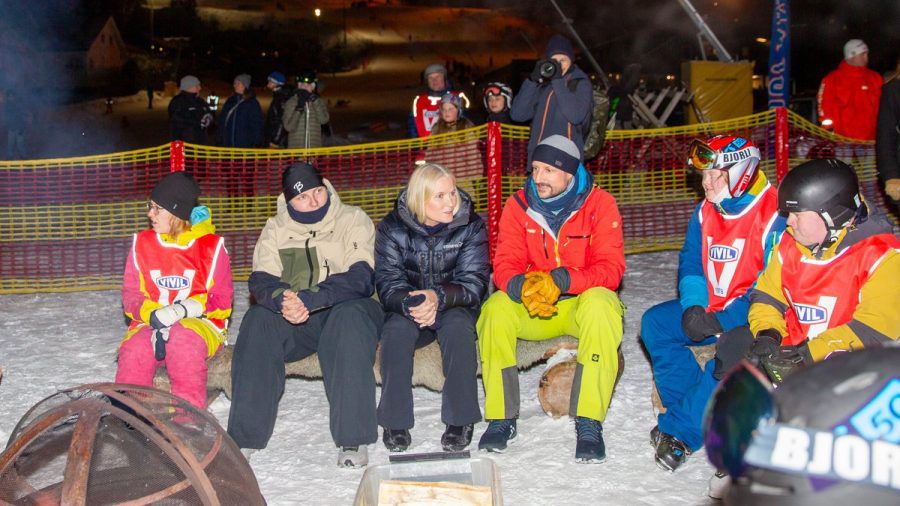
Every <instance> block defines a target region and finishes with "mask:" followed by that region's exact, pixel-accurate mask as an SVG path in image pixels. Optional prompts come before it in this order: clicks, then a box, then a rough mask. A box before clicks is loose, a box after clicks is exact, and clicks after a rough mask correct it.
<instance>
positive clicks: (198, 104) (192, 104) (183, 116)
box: [169, 75, 213, 144]
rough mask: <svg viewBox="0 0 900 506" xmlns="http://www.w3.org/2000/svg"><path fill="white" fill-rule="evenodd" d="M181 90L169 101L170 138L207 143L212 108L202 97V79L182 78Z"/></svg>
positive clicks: (193, 142)
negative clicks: (207, 130)
mask: <svg viewBox="0 0 900 506" xmlns="http://www.w3.org/2000/svg"><path fill="white" fill-rule="evenodd" d="M180 89H181V91H180V92H179V93H178V95H175V97H174V98H172V100H171V101H170V102H169V132H170V140H173V141H184V142H190V143H192V144H206V129H207V127H209V125H210V124H211V123H212V120H213V115H212V110H211V109H210V108H209V105H208V104H207V103H206V101H205V100H203V99H202V98H200V89H201V87H200V80H199V79H197V78H196V77H194V76H191V75H187V76H184V77H182V78H181V83H180Z"/></svg>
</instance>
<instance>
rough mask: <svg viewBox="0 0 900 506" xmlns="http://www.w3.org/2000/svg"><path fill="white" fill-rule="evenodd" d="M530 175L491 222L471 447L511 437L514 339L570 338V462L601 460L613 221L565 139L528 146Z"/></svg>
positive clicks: (614, 331) (612, 331) (616, 238)
mask: <svg viewBox="0 0 900 506" xmlns="http://www.w3.org/2000/svg"><path fill="white" fill-rule="evenodd" d="M532 169H533V171H532V174H531V177H530V178H529V179H528V180H527V181H526V183H525V188H523V189H521V190H519V191H518V192H516V193H515V194H513V196H512V197H510V198H509V200H507V201H506V207H505V208H504V209H503V214H502V215H501V217H500V237H499V241H498V243H497V250H496V253H495V256H494V259H493V267H494V283H495V284H496V285H497V287H498V288H499V290H498V291H497V292H495V293H494V294H493V295H491V297H490V298H489V299H488V300H487V302H485V303H484V305H483V306H482V308H481V316H480V317H479V319H478V323H477V325H476V327H477V331H478V346H479V349H480V352H481V371H482V377H483V380H484V391H485V406H484V417H485V419H487V420H488V422H489V424H488V428H487V430H485V432H484V434H483V435H482V436H481V440H480V441H479V443H478V448H479V449H480V450H487V451H492V452H502V451H504V450H505V449H506V446H507V443H509V442H510V441H512V440H513V439H515V437H516V432H517V431H516V419H517V418H518V416H519V380H518V370H517V368H516V339H517V338H519V339H528V340H532V341H542V340H545V339H551V338H553V337H556V336H559V335H561V334H569V335H572V336H575V337H576V338H578V355H577V362H578V365H577V368H576V370H575V379H574V381H573V382H572V398H571V402H570V404H569V405H570V408H569V415H570V416H572V417H574V418H575V429H576V432H577V434H578V439H577V444H576V448H575V460H576V461H578V462H602V461H603V460H604V459H605V458H606V447H605V445H604V443H603V426H602V425H601V422H602V421H603V420H604V419H605V418H606V411H607V409H608V407H609V401H610V397H612V390H613V384H614V383H615V380H616V373H617V372H618V365H619V362H618V357H617V352H616V350H617V348H618V347H619V343H620V342H621V341H622V314H623V307H622V303H621V302H620V301H619V298H618V297H617V296H616V292H615V290H616V289H617V288H618V287H619V283H620V282H621V281H622V275H623V274H624V272H625V248H624V240H623V237H622V218H621V216H620V214H619V210H618V208H617V207H616V201H615V199H614V198H613V197H612V195H610V194H609V193H607V192H605V191H603V190H601V189H600V188H597V187H596V186H595V185H594V180H593V177H592V176H591V174H590V173H589V172H588V171H587V170H585V168H584V165H582V163H581V153H580V152H579V150H578V147H577V146H576V145H575V143H574V142H572V141H571V140H570V139H567V138H566V137H564V136H562V135H552V136H550V137H547V138H546V139H544V140H542V141H541V143H540V144H538V145H537V147H535V149H534V152H533V155H532Z"/></svg>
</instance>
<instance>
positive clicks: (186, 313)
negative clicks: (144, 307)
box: [150, 299, 203, 330]
mask: <svg viewBox="0 0 900 506" xmlns="http://www.w3.org/2000/svg"><path fill="white" fill-rule="evenodd" d="M202 315H203V305H202V304H200V302H198V301H196V300H194V299H185V300H183V301H179V302H176V303H174V304H169V305H168V306H163V307H161V308H159V309H157V310H155V311H153V312H152V313H150V326H151V327H153V328H154V329H157V330H158V329H164V328H169V327H171V326H172V325H175V323H176V322H177V321H179V320H181V319H182V318H199V317H200V316H202Z"/></svg>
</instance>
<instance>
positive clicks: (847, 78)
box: [816, 39, 882, 140]
mask: <svg viewBox="0 0 900 506" xmlns="http://www.w3.org/2000/svg"><path fill="white" fill-rule="evenodd" d="M868 65H869V47H868V46H866V43H865V42H863V41H861V40H859V39H851V40H849V41H847V43H846V44H844V60H843V61H841V63H840V64H839V65H838V68H836V69H835V70H832V71H831V72H829V73H828V75H826V76H825V78H824V79H822V83H821V84H820V85H819V93H818V96H817V97H816V98H817V99H818V102H819V122H820V123H821V124H822V126H823V127H825V128H828V129H832V130H834V133H836V134H838V135H843V136H844V137H850V138H852V139H863V140H873V139H875V123H876V121H877V115H878V99H879V98H880V97H881V83H882V79H881V76H880V75H878V73H877V72H875V71H873V70H870V69H869V68H867V66H868Z"/></svg>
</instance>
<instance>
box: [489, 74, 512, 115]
mask: <svg viewBox="0 0 900 506" xmlns="http://www.w3.org/2000/svg"><path fill="white" fill-rule="evenodd" d="M482 98H483V102H484V110H485V111H487V121H496V122H498V123H506V124H511V123H512V118H510V116H509V108H510V106H511V105H512V102H513V93H512V88H510V87H509V86H507V85H506V84H505V83H501V82H492V83H488V84H487V85H486V86H485V87H484V91H483V92H482Z"/></svg>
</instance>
